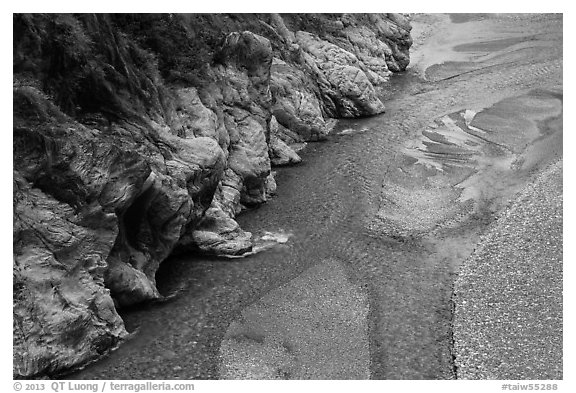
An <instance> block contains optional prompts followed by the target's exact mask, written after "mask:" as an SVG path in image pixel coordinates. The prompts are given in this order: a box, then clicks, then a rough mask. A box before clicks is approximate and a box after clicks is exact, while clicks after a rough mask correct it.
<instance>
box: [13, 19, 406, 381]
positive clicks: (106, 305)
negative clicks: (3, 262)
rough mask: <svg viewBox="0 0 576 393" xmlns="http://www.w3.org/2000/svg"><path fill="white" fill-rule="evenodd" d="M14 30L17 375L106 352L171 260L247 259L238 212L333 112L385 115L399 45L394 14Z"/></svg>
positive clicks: (402, 59) (268, 187) (257, 198)
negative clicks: (383, 90)
mask: <svg viewBox="0 0 576 393" xmlns="http://www.w3.org/2000/svg"><path fill="white" fill-rule="evenodd" d="M312 22H314V23H312ZM306 26H310V28H308V27H306ZM14 29H15V30H14V31H15V38H14V81H15V82H14V207H13V208H14V238H13V239H14V350H15V357H14V375H15V376H23V377H33V376H40V375H45V374H54V373H58V372H62V371H64V370H68V369H71V368H74V367H78V366H80V365H83V364H85V363H87V362H89V361H91V360H94V359H96V358H97V357H99V356H100V355H101V354H102V353H104V352H105V351H107V350H108V349H110V348H111V347H113V346H115V345H116V344H117V343H119V342H120V341H121V340H122V339H123V338H124V337H125V336H126V334H127V333H126V330H125V329H124V325H123V322H122V320H121V318H120V317H119V316H118V314H117V313H116V307H122V306H128V305H133V304H137V303H139V302H143V301H147V300H152V299H159V298H162V295H161V294H160V293H159V292H158V289H157V288H156V282H155V274H156V271H157V269H158V267H159V265H160V264H161V263H162V262H163V261H165V260H166V259H167V257H168V256H169V255H170V254H172V253H173V252H174V251H180V252H190V251H192V252H202V253H211V254H217V255H242V254H244V253H247V252H250V251H251V249H252V246H253V242H252V239H251V237H252V235H251V234H250V233H249V232H246V231H244V230H242V228H240V226H239V225H238V224H237V223H236V221H235V216H236V215H237V214H238V213H240V212H241V211H242V210H243V209H245V208H247V207H250V206H254V205H257V204H261V203H263V202H266V201H267V200H268V199H269V198H270V197H271V195H273V194H274V192H275V190H276V183H275V180H274V176H273V172H272V166H274V165H291V164H296V163H299V162H300V161H301V158H300V157H299V155H298V153H297V151H299V150H300V149H301V148H302V147H303V146H305V145H306V142H310V141H318V140H322V139H325V138H326V135H327V134H328V133H329V131H330V130H331V128H332V127H333V126H334V122H335V120H334V118H335V117H354V116H365V115H371V114H376V113H380V112H382V111H383V110H384V106H383V104H382V102H381V101H380V100H379V99H378V97H377V94H376V91H377V90H376V88H375V86H380V87H382V84H383V83H384V82H385V81H386V80H387V77H388V75H389V74H390V71H400V70H402V69H404V68H405V67H406V65H407V64H408V62H407V59H408V48H409V46H410V36H409V30H410V26H409V24H408V23H407V21H406V19H405V18H404V17H403V16H401V15H393V14H382V15H378V16H376V15H374V16H365V15H364V16H362V15H347V14H343V15H329V16H328V15H306V14H299V15H277V14H273V15H260V16H258V17H257V16H254V15H248V14H246V15H235V16H233V17H230V16H229V15H225V14H222V15H171V16H169V15H146V16H143V15H140V16H134V15H120V14H118V15H100V14H99V15H75V16H73V15H64V14H62V15H59V14H58V15H56V14H53V15H40V14H32V15H15V16H14ZM346 37H347V38H346ZM344 38H346V39H344ZM380 87H379V88H380Z"/></svg>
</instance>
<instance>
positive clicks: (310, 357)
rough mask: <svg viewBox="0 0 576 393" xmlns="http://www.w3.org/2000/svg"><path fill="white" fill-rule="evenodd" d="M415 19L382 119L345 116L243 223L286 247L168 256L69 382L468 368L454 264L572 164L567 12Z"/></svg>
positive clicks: (353, 375) (391, 374)
mask: <svg viewBox="0 0 576 393" xmlns="http://www.w3.org/2000/svg"><path fill="white" fill-rule="evenodd" d="M413 25H414V33H413V36H414V37H415V41H416V42H415V45H414V52H413V53H412V55H411V56H412V62H411V65H410V66H409V68H408V70H407V71H406V72H405V73H404V74H402V75H395V76H392V78H394V79H393V80H392V81H391V84H390V88H389V89H387V91H386V93H385V94H384V97H385V99H386V101H385V105H386V108H387V110H386V112H385V113H383V114H381V115H379V116H375V117H371V118H363V119H354V120H341V121H339V123H338V125H337V126H336V127H335V129H334V130H333V132H332V133H331V135H330V136H329V138H328V140H327V141H325V142H321V143H314V144H309V146H308V147H307V148H306V149H305V150H304V151H303V152H302V153H301V156H302V158H303V163H302V164H300V165H297V166H294V167H290V168H282V169H277V175H276V181H277V183H278V190H277V196H276V197H275V198H273V199H272V200H271V201H269V202H268V203H266V204H264V205H262V206H261V207H259V208H257V209H253V210H249V211H246V212H244V213H243V214H241V215H240V216H239V217H238V222H239V223H240V225H241V226H242V227H243V228H244V229H246V230H248V231H250V232H252V233H253V234H254V235H255V237H256V238H262V237H264V238H265V239H272V241H273V240H274V239H279V240H281V241H277V242H276V243H277V244H276V245H275V246H274V247H270V248H267V249H266V250H264V251H262V252H260V253H256V254H254V255H250V256H247V257H245V258H242V259H225V258H218V257H205V256H198V255H194V256H187V255H181V256H178V257H174V258H173V260H170V261H167V262H165V263H164V264H163V266H162V267H161V269H160V270H159V271H158V273H157V282H158V288H159V290H160V291H161V293H163V294H164V295H170V294H177V296H174V297H173V298H172V299H171V300H169V301H166V302H163V303H154V304H149V305H146V306H140V307H138V308H134V309H126V310H122V311H121V314H122V317H123V319H124V320H125V323H126V327H127V329H128V330H129V331H131V332H133V335H132V337H131V338H130V339H129V340H128V341H127V342H126V343H124V344H123V345H122V346H120V348H119V349H117V350H116V351H114V352H112V353H111V354H110V355H109V356H108V357H106V358H105V359H102V360H101V361H99V362H97V363H94V364H92V365H90V366H88V367H86V368H85V369H84V370H82V371H80V372H77V373H75V374H73V375H71V376H69V378H83V379H93V378H103V379H217V378H243V379H245V378H260V379H262V378H266V379H274V378H277V379H340V378H346V379H366V378H372V379H454V378H456V377H457V375H456V372H455V369H454V364H453V357H452V307H453V306H452V301H451V296H452V290H453V284H454V279H455V276H456V274H457V272H458V266H459V264H460V262H461V261H463V260H465V259H466V258H467V257H468V256H469V255H470V254H471V253H472V251H473V250H474V247H475V245H476V243H477V242H478V240H479V238H480V235H481V234H482V233H483V231H484V230H485V229H486V228H487V227H488V225H490V224H491V223H492V222H493V221H494V219H495V216H496V215H497V213H498V212H499V211H501V210H502V209H503V207H504V206H506V204H507V203H508V201H509V200H510V199H511V198H512V197H513V196H514V195H515V194H516V193H517V192H519V190H521V189H522V187H523V186H524V185H526V184H527V183H529V182H530V181H531V180H532V179H533V178H534V177H535V176H536V175H537V174H538V173H539V172H540V171H542V170H543V169H544V168H545V167H546V166H547V165H549V164H551V163H553V162H555V161H557V160H558V159H560V158H561V157H562V17H561V16H557V15H510V14H507V15H481V16H478V15H476V16H475V15H471V16H465V15H458V16H452V17H451V16H449V15H439V14H438V15H415V16H413ZM352 311H353V312H352ZM327 364H328V366H327Z"/></svg>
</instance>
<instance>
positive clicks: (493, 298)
mask: <svg viewBox="0 0 576 393" xmlns="http://www.w3.org/2000/svg"><path fill="white" fill-rule="evenodd" d="M562 168H563V164H562V161H559V162H557V163H556V164H553V165H551V166H550V167H548V168H547V169H546V170H545V171H544V172H543V173H542V174H541V175H539V176H538V177H537V178H536V180H535V181H534V182H533V183H531V184H529V185H528V186H527V187H526V188H524V190H523V191H522V192H521V193H520V194H519V195H518V197H517V198H516V199H515V200H514V201H513V202H512V203H511V204H510V205H509V206H508V207H507V208H506V209H505V211H503V213H502V215H501V216H500V218H499V219H498V221H497V222H496V223H495V225H494V226H493V227H491V228H490V229H489V231H488V232H487V234H486V235H485V236H484V238H483V239H482V241H481V242H480V243H479V245H478V247H477V248H476V250H475V252H474V253H473V254H472V256H471V257H470V258H469V259H468V260H467V261H466V262H464V263H463V265H462V266H461V268H460V272H459V277H458V279H457V280H456V284H455V289H454V303H455V315H454V356H455V364H456V367H457V376H458V379H502V380H511V379H512V380H516V379H562V259H563V258H562Z"/></svg>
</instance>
